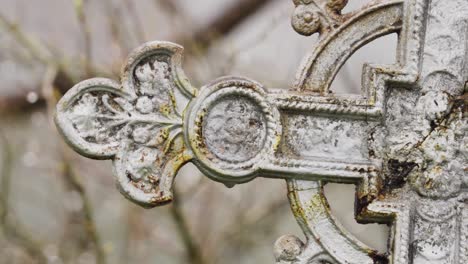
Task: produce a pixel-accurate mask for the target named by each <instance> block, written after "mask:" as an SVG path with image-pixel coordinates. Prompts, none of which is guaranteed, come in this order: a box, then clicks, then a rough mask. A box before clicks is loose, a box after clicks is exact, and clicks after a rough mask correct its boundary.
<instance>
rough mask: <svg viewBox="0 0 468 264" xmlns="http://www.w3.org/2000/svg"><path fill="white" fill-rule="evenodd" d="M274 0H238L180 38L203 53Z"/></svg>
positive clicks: (185, 44) (182, 41) (193, 50)
mask: <svg viewBox="0 0 468 264" xmlns="http://www.w3.org/2000/svg"><path fill="white" fill-rule="evenodd" d="M271 1H272V0H238V1H235V3H234V4H232V5H231V6H230V7H228V8H226V9H225V10H224V11H223V12H220V14H219V15H218V16H217V17H216V18H215V19H213V20H212V21H211V22H210V23H208V24H207V25H206V26H204V27H203V28H201V29H199V30H198V31H196V32H195V33H194V34H193V35H191V36H189V37H187V36H184V37H182V38H180V39H179V40H178V42H179V43H180V44H182V45H183V46H187V48H188V51H191V52H195V54H197V53H199V54H200V53H201V52H202V51H204V50H207V49H208V48H209V47H210V46H211V45H212V44H213V43H214V42H215V41H216V40H218V39H219V38H220V37H222V36H225V35H227V34H229V33H230V32H231V31H233V30H234V29H235V28H237V26H239V25H240V24H241V23H242V22H243V21H245V20H247V18H249V17H250V16H251V15H253V14H255V13H256V12H257V11H258V10H260V9H261V8H263V7H264V6H265V5H266V4H268V3H270V2H271Z"/></svg>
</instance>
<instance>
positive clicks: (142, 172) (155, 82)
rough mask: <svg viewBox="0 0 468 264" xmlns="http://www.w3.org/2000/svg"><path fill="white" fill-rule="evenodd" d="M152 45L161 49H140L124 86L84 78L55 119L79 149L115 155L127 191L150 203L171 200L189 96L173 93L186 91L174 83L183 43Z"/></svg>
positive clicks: (99, 155)
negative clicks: (182, 106) (176, 60)
mask: <svg viewBox="0 0 468 264" xmlns="http://www.w3.org/2000/svg"><path fill="white" fill-rule="evenodd" d="M147 45H148V44H147ZM149 45H151V44H149ZM153 45H156V47H154V48H153V51H160V52H159V53H158V52H156V53H149V54H148V51H146V50H145V48H147V47H143V51H142V50H137V51H136V52H135V54H134V55H133V56H134V57H135V61H134V63H133V64H134V65H130V66H128V67H127V68H126V69H128V74H127V75H125V76H126V77H124V79H123V83H124V84H123V86H122V87H121V86H120V85H119V84H117V83H116V82H114V81H111V80H107V79H91V80H87V81H84V82H82V83H80V84H78V85H77V86H75V87H74V88H72V89H71V91H70V92H69V93H68V94H67V96H65V97H64V98H63V99H62V100H61V102H60V103H59V106H58V113H57V117H56V121H57V124H58V127H59V128H60V130H61V131H62V133H64V134H65V135H66V136H67V137H68V138H69V139H70V143H71V144H72V146H74V147H75V149H77V150H78V151H79V152H80V153H82V154H84V155H87V156H90V157H93V158H112V159H114V166H115V167H116V168H119V169H116V170H115V171H116V173H117V180H118V182H119V185H120V188H121V190H122V192H123V193H124V194H125V195H126V196H127V197H129V198H130V199H132V200H134V201H136V202H138V203H140V204H142V205H145V206H152V205H156V204H158V203H165V202H167V201H169V200H170V199H172V193H171V191H170V188H171V184H172V177H173V176H174V175H175V173H176V170H177V166H179V165H177V166H176V165H175V163H177V164H179V163H183V162H184V159H183V158H182V159H181V155H182V156H183V152H184V145H183V139H182V117H181V115H180V113H179V112H178V110H177V109H178V108H179V106H178V105H177V104H179V103H181V104H185V105H186V104H187V102H188V99H189V98H183V97H182V96H180V93H179V98H176V93H175V91H174V90H175V89H180V90H183V89H184V88H179V87H176V86H175V85H174V84H173V83H174V75H173V73H175V72H176V70H175V69H174V67H176V65H175V64H174V62H173V58H172V57H174V56H177V53H178V52H180V51H179V50H178V47H177V46H174V47H172V46H167V45H165V44H162V45H161V44H154V43H153ZM176 77H177V76H176Z"/></svg>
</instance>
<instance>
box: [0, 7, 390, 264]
mask: <svg viewBox="0 0 468 264" xmlns="http://www.w3.org/2000/svg"><path fill="white" fill-rule="evenodd" d="M366 2H367V1H365V0H352V1H350V3H349V4H348V6H347V7H346V9H345V11H346V12H347V11H352V10H354V9H357V8H359V7H360V6H361V5H363V4H365V3H366ZM0 6H1V7H2V8H1V9H0V231H1V232H0V264H3V263H5V264H14V263H54V264H59V263H79V264H89V263H96V264H103V263H121V264H127V263H131V264H133V263H143V264H144V263H195V264H209V263H274V257H273V243H274V242H275V240H276V239H277V238H279V237H280V236H282V235H285V234H295V235H297V236H299V237H301V238H303V235H302V231H301V230H300V229H299V227H298V225H297V223H296V221H295V219H294V217H293V216H292V213H291V210H290V207H289V203H288V200H287V197H286V185H285V182H284V181H282V180H273V179H257V180H254V181H253V182H250V183H248V184H244V185H240V186H236V187H234V188H232V189H228V188H226V187H225V186H224V185H222V184H219V183H215V182H212V181H210V180H208V179H207V178H206V177H204V176H203V175H202V174H201V173H200V172H199V171H198V170H197V169H196V168H195V167H194V166H192V165H190V164H189V165H186V166H185V167H184V168H183V169H182V171H181V172H180V173H179V176H178V178H177V180H176V184H175V185H176V192H177V196H176V201H175V202H174V203H172V204H170V205H168V206H164V207H158V208H155V209H151V210H146V209H142V208H140V207H138V206H136V205H133V204H131V203H130V202H129V201H127V200H125V199H124V198H123V196H122V195H120V194H119V192H118V191H117V190H116V189H115V187H114V181H113V177H112V174H111V166H110V162H109V161H93V160H89V159H85V158H82V157H80V156H78V155H77V154H75V153H74V152H72V151H71V150H70V149H69V148H68V147H67V146H66V145H64V143H63V141H62V139H61V137H60V136H58V134H57V132H56V129H55V127H54V125H53V124H52V122H51V117H52V115H53V111H54V105H55V102H56V100H57V98H58V97H60V95H61V94H63V93H64V92H66V90H67V89H69V88H70V87H71V86H72V85H73V84H74V83H76V82H79V81H80V80H83V79H86V78H89V77H95V76H102V77H110V78H114V79H118V73H119V71H120V66H121V65H122V63H123V61H124V60H125V57H126V56H127V54H128V53H129V52H130V51H131V50H132V49H134V48H136V47H137V46H139V45H141V44H142V43H144V42H146V41H150V40H169V41H173V42H177V43H179V44H181V45H184V46H185V48H186V51H185V61H184V69H185V71H186V73H187V75H188V76H189V79H190V80H191V82H192V84H193V85H195V86H196V87H201V86H202V85H203V84H206V83H208V82H209V81H211V80H213V79H215V78H217V77H220V76H223V75H241V76H245V77H248V78H252V79H254V80H257V81H259V82H261V83H263V84H264V85H265V86H266V87H270V88H284V89H288V88H289V87H290V85H291V84H292V82H293V79H294V75H295V72H296V70H297V69H298V67H299V64H300V61H301V59H302V58H303V57H304V56H305V55H306V54H307V53H308V52H311V51H312V50H313V47H314V45H315V43H316V42H317V36H316V35H314V36H312V37H303V36H300V35H299V34H297V33H296V32H294V30H293V29H292V27H291V26H290V18H289V17H290V14H291V12H292V10H293V8H294V5H293V3H292V1H289V0H197V1H189V0H138V1H132V0H68V1H67V0H41V1H30V0H29V1H28V0H0ZM396 44H397V36H395V35H392V36H387V37H384V38H381V39H378V40H376V41H374V42H372V43H370V44H368V45H367V46H366V47H364V48H363V49H361V50H360V51H359V52H357V53H356V54H354V55H353V57H351V59H350V60H349V61H348V62H347V63H346V65H345V66H344V67H343V68H342V70H341V71H340V73H339V75H338V76H337V78H336V80H335V82H334V84H333V86H332V90H333V91H334V92H336V93H354V94H355V93H360V76H361V69H362V64H363V63H364V62H374V63H387V64H389V63H393V62H394V61H395V51H396ZM326 194H327V197H328V199H329V202H330V204H331V209H332V211H333V213H334V215H335V216H336V217H337V219H338V221H340V222H341V223H342V224H343V225H344V226H345V227H346V228H347V229H348V230H350V232H352V233H353V234H354V235H355V236H356V237H358V238H359V239H360V240H361V241H363V242H364V243H366V244H368V245H369V246H371V247H373V248H375V249H378V250H380V251H385V250H386V245H387V241H386V240H387V235H388V228H387V226H384V225H377V224H368V225H360V224H357V223H356V221H355V220H354V215H353V210H354V209H353V207H354V186H353V185H340V184H328V185H327V186H326Z"/></svg>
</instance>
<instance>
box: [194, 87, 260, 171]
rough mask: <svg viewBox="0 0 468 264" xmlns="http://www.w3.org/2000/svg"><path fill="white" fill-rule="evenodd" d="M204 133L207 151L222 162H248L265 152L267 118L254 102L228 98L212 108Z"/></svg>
mask: <svg viewBox="0 0 468 264" xmlns="http://www.w3.org/2000/svg"><path fill="white" fill-rule="evenodd" d="M202 133H203V140H204V142H205V145H206V147H207V148H208V150H209V151H210V152H211V153H212V154H213V155H215V156H216V157H217V158H218V159H220V160H223V161H228V162H244V161H248V160H250V159H252V158H254V157H255V156H256V155H257V154H258V153H259V152H260V151H261V150H262V147H263V144H264V142H265V137H266V123H265V116H264V114H263V112H262V110H261V109H260V108H259V107H258V105H257V104H255V102H253V101H252V100H251V99H248V98H235V97H233V96H226V97H225V98H221V99H220V100H219V101H217V102H215V103H214V104H213V105H212V107H211V109H210V112H209V113H208V115H207V117H206V118H205V120H204V122H203V132H202Z"/></svg>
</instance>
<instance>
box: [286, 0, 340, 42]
mask: <svg viewBox="0 0 468 264" xmlns="http://www.w3.org/2000/svg"><path fill="white" fill-rule="evenodd" d="M293 2H294V4H295V5H296V8H295V10H294V13H293V15H292V26H293V28H294V29H295V30H296V31H297V32H298V33H299V34H301V35H305V36H310V35H312V34H314V33H316V32H319V33H324V32H326V31H329V30H331V29H332V28H335V27H337V26H338V25H340V24H341V23H342V20H343V19H342V17H341V10H342V9H343V8H344V7H345V6H346V4H347V3H348V0H293Z"/></svg>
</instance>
